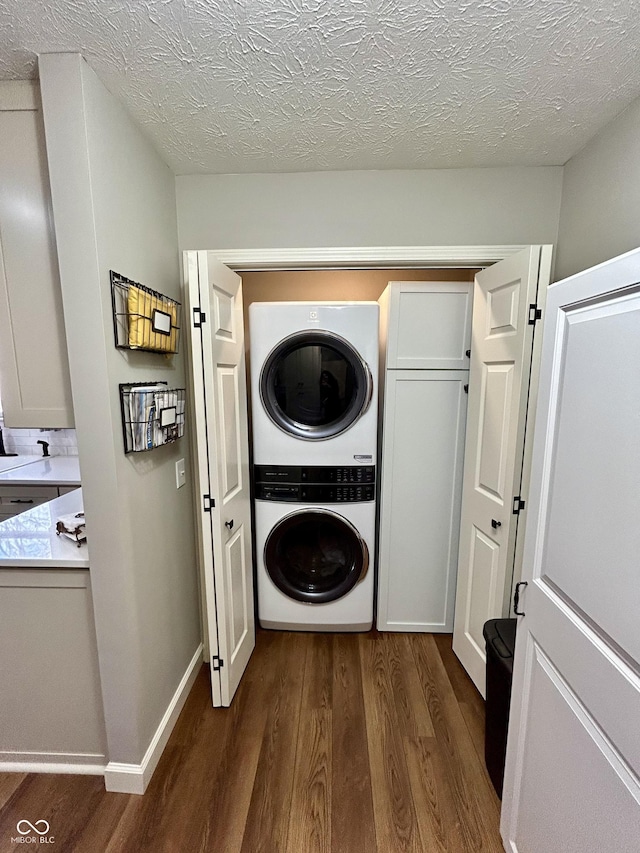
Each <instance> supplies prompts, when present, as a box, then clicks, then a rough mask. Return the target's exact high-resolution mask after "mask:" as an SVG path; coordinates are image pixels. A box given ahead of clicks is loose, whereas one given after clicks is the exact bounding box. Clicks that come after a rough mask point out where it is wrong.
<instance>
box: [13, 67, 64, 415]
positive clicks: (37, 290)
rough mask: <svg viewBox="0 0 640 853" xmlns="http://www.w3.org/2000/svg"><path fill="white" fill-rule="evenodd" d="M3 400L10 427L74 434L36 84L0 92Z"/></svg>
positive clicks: (19, 83) (18, 85) (20, 84)
mask: <svg viewBox="0 0 640 853" xmlns="http://www.w3.org/2000/svg"><path fill="white" fill-rule="evenodd" d="M0 186H1V187H2V192H1V193H0V394H1V395H2V408H3V411H4V419H5V423H6V425H7V426H9V427H26V428H30V427H72V426H73V425H74V424H73V408H72V403H71V386H70V381H69V364H68V357H67V345H66V336H65V329H64V319H63V313H62V296H61V291H60V280H59V273H58V259H57V254H56V245H55V236H54V231H53V223H52V215H51V200H50V190H49V174H48V170H47V158H46V150H45V142H44V127H43V124H42V113H41V110H40V103H39V91H38V88H37V84H35V83H26V82H16V83H2V84H0Z"/></svg>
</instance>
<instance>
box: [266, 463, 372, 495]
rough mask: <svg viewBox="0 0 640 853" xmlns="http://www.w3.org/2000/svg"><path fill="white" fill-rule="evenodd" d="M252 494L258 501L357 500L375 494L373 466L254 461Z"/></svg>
mask: <svg viewBox="0 0 640 853" xmlns="http://www.w3.org/2000/svg"><path fill="white" fill-rule="evenodd" d="M254 487H255V489H254V495H255V498H256V500H262V501H291V503H347V502H351V503H361V502H364V501H373V500H375V496H376V486H375V466H374V465H366V466H361V467H355V466H354V467H349V468H337V467H329V466H320V465H314V466H308V467H299V466H292V465H255V466H254Z"/></svg>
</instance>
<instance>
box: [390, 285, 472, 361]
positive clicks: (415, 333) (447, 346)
mask: <svg viewBox="0 0 640 853" xmlns="http://www.w3.org/2000/svg"><path fill="white" fill-rule="evenodd" d="M470 288H471V285H470V283H469V282H461V283H458V282H444V283H438V282H431V281H430V282H422V281H410V282H405V281H397V282H390V284H389V286H388V288H387V289H386V290H385V292H384V294H383V295H382V297H381V300H380V301H381V308H382V311H383V313H385V314H386V315H387V318H388V321H387V322H388V326H387V352H386V365H385V366H386V368H387V370H402V369H407V370H468V369H469V357H468V355H467V350H468V348H469V341H470V340H471V313H472V312H471V297H470V292H471V291H470Z"/></svg>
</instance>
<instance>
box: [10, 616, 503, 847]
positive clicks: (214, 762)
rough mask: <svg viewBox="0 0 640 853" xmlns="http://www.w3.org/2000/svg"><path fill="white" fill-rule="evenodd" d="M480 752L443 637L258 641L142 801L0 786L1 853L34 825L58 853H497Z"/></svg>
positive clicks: (88, 787)
mask: <svg viewBox="0 0 640 853" xmlns="http://www.w3.org/2000/svg"><path fill="white" fill-rule="evenodd" d="M483 737H484V706H483V702H482V699H481V698H480V696H479V694H478V693H477V692H476V690H475V688H474V687H473V685H472V684H471V682H470V681H469V679H468V678H467V676H466V674H465V673H464V671H463V670H462V668H461V667H460V665H459V664H458V662H457V659H456V658H455V656H454V655H453V653H452V652H451V638H450V636H448V635H430V634H378V633H376V632H372V633H370V634H362V635H349V634H293V633H280V632H265V631H260V632H259V633H258V639H257V646H256V650H255V652H254V654H253V657H252V659H251V662H250V664H249V667H248V669H247V672H246V674H245V677H244V679H243V681H242V684H241V686H240V688H239V690H238V693H237V695H236V697H235V699H234V702H233V706H232V707H231V708H229V709H220V708H218V709H214V708H212V707H211V703H210V696H209V674H208V670H207V669H206V668H205V667H203V669H202V671H201V673H200V675H199V677H198V680H197V682H196V684H195V686H194V688H193V690H192V692H191V695H190V696H189V699H188V701H187V704H186V705H185V708H184V710H183V712H182V714H181V716H180V718H179V720H178V723H177V725H176V728H175V729H174V732H173V734H172V736H171V739H170V741H169V744H168V745H167V748H166V750H165V752H164V755H163V756H162V759H161V761H160V764H159V765H158V768H157V770H156V772H155V775H154V777H153V779H152V781H151V784H150V785H149V788H148V789H147V793H146V794H145V795H144V796H143V797H139V796H129V795H127V794H109V793H106V792H105V790H104V785H103V781H102V778H101V777H89V776H53V775H35V774H29V775H19V774H0V850H1V851H3V853H4V851H10V850H12V851H15V850H16V849H17V846H16V845H15V844H11V841H10V837H11V836H15V835H16V832H15V826H16V823H17V822H18V821H19V820H21V819H23V818H26V819H29V820H31V821H32V822H34V821H36V820H40V819H42V818H44V819H46V820H47V821H49V823H50V825H51V830H50V831H51V833H52V834H53V835H54V837H55V846H51V847H48V848H47V849H50V850H57V851H59V853H62V851H64V852H65V853H67V851H83V853H84V851H86V853H103V851H104V853H121V851H122V852H123V853H146V851H148V853H163V851H166V853H183V851H184V853H196V851H213V853H218V851H220V853H235V851H238V853H260V851H264V853H315V851H326V853H329V851H331V853H376V851H377V853H401V851H415V853H418V851H419V853H437V851H446V853H465V851H498V852H499V853H501V851H502V850H503V847H502V844H501V841H500V837H499V832H498V822H499V806H500V804H499V800H498V798H497V797H496V795H495V793H494V791H493V788H492V787H491V783H490V782H489V779H488V776H487V774H486V771H485V768H484V760H483ZM21 847H22V846H21ZM39 849H42V848H41V847H40V846H39Z"/></svg>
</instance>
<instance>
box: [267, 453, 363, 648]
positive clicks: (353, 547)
mask: <svg viewBox="0 0 640 853" xmlns="http://www.w3.org/2000/svg"><path fill="white" fill-rule="evenodd" d="M367 467H369V466H367ZM265 468H267V469H268V470H267V471H266V473H267V474H270V475H272V476H273V481H272V482H269V481H266V482H264V481H262V482H259V483H257V484H256V503H255V518H256V558H257V564H258V565H257V588H258V617H259V620H260V624H261V625H262V627H263V628H279V629H284V630H288V631H368V630H369V629H370V628H371V627H372V625H373V589H374V577H373V576H374V544H375V499H374V498H375V483H373V482H362V481H361V485H357V484H356V483H344V482H342V481H340V482H335V474H336V472H337V471H338V470H341V471H344V470H345V469H337V468H324V469H323V470H322V471H311V470H310V469H309V468H304V467H303V468H300V469H298V470H297V471H296V470H295V469H293V468H290V467H289V466H265ZM349 470H350V471H351V472H354V471H356V472H360V473H362V472H363V469H362V468H359V467H358V468H351V469H349ZM369 470H370V471H371V479H372V478H373V470H374V469H373V466H371V468H370V469H369ZM283 471H284V476H283V475H282V474H283ZM279 474H280V475H279ZM300 475H303V477H304V479H303V477H301V476H300ZM323 476H324V477H325V480H326V481H327V482H324V483H322V482H320V483H314V482H309V480H322V477H323ZM347 476H349V474H348V472H347ZM295 477H298V478H299V479H300V480H301V482H296V481H295V480H294V479H293V478H295ZM330 480H333V482H328V481H330ZM366 498H368V499H366Z"/></svg>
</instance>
